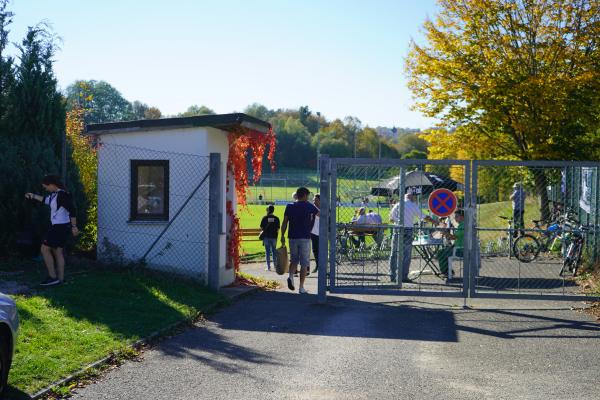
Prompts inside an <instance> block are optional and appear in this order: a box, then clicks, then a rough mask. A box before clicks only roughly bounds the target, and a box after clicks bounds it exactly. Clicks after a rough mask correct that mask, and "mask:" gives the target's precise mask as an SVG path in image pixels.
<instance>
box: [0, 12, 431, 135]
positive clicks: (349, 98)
mask: <svg viewBox="0 0 600 400" xmlns="http://www.w3.org/2000/svg"><path fill="white" fill-rule="evenodd" d="M10 9H11V10H12V11H13V12H14V13H15V14H16V15H15V18H14V23H13V24H12V26H11V35H10V40H11V41H13V42H17V41H20V40H21V39H22V37H23V36H24V34H25V32H26V30H27V26H29V25H33V24H35V23H37V22H39V21H42V20H43V21H47V22H49V23H50V24H51V25H52V27H53V29H54V31H55V33H56V34H57V35H58V36H60V37H61V38H62V41H63V42H62V45H61V50H60V51H59V52H58V53H57V55H56V64H55V72H56V75H57V77H58V80H59V84H60V86H61V87H62V88H64V87H66V86H67V85H69V84H70V83H72V82H73V81H74V80H76V79H95V80H105V81H107V82H109V83H110V84H111V85H113V86H114V87H116V88H117V89H118V90H119V91H120V92H121V93H122V94H123V96H124V97H125V98H127V99H128V100H131V101H133V100H140V101H143V102H145V103H148V104H150V105H154V106H157V107H159V108H160V109H161V111H162V112H163V114H175V113H177V112H181V111H183V110H185V109H186V108H187V107H188V106H190V105H192V104H198V105H201V104H203V105H206V106H208V107H210V108H212V109H214V110H215V111H216V112H217V113H227V112H233V111H242V110H243V109H244V108H245V107H246V106H247V105H248V104H251V103H254V102H258V103H261V104H264V105H265V106H267V107H269V108H297V107H299V106H301V105H308V106H309V107H310V109H311V110H313V111H320V112H321V113H322V114H323V115H325V117H327V118H328V119H334V118H343V117H345V116H348V115H352V116H355V117H358V118H359V119H360V120H361V121H362V122H363V123H364V124H368V125H370V126H397V127H413V128H427V127H429V126H432V125H433V123H434V121H432V120H429V119H426V118H424V117H423V116H422V115H421V114H419V113H418V112H415V111H411V110H410V105H411V104H412V103H413V100H412V97H411V94H410V92H409V90H408V88H407V87H406V76H405V73H404V58H405V56H406V54H407V51H408V43H409V41H410V39H411V37H412V38H414V39H415V40H417V41H419V40H420V39H421V35H420V33H421V26H422V24H423V22H424V20H425V18H426V17H427V16H429V17H433V16H434V15H435V10H436V5H435V0H389V1H388V0H373V1H361V0H343V1H342V0H321V1H318V0H315V1H311V0H304V1H301V0H294V1H292V0H246V1H241V0H240V1H233V0H218V1H217V0H215V1H201V0H196V1H193V0H171V1H165V0H144V1H142V0H135V1H134V0H118V1H115V0H102V1H82V0H13V1H12V3H11V5H10Z"/></svg>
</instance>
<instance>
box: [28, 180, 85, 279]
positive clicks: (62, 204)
mask: <svg viewBox="0 0 600 400" xmlns="http://www.w3.org/2000/svg"><path fill="white" fill-rule="evenodd" d="M42 187H43V188H44V190H46V191H47V192H49V195H47V196H40V195H39V194H34V193H26V194H25V198H26V199H28V200H37V201H39V202H41V203H44V204H46V205H47V206H50V223H51V226H50V228H49V229H48V231H47V232H46V235H45V236H44V241H43V242H42V248H41V250H40V251H41V253H42V257H43V258H44V263H45V264H46V269H47V270H48V278H46V280H45V281H43V282H42V283H41V284H40V285H42V286H53V285H59V284H61V283H63V282H64V280H65V258H64V255H63V248H64V247H65V243H66V241H67V238H68V236H69V235H70V234H72V235H73V236H77V235H78V234H79V230H78V229H77V218H76V217H75V207H74V206H73V201H72V199H71V195H70V194H69V193H68V192H67V191H66V190H65V189H66V188H65V186H64V185H63V184H62V182H61V181H60V178H59V177H57V176H55V175H46V176H44V179H42ZM55 266H56V268H55Z"/></svg>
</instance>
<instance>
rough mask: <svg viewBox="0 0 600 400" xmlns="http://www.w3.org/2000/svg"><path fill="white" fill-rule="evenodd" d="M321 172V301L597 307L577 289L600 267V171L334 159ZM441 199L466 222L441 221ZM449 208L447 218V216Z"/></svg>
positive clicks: (584, 166) (558, 165)
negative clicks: (383, 297)
mask: <svg viewBox="0 0 600 400" xmlns="http://www.w3.org/2000/svg"><path fill="white" fill-rule="evenodd" d="M319 163H320V171H321V174H320V193H321V218H320V221H321V223H320V232H319V235H320V244H319V264H320V265H327V269H325V268H320V270H319V297H320V300H321V301H325V293H326V290H329V291H330V292H331V293H362V294H368V293H371V294H399V295H412V296H414V295H423V296H448V297H465V298H466V297H504V298H519V299H525V298H527V299H552V300H579V299H597V298H596V297H592V296H590V295H589V294H587V293H585V291H584V289H583V288H582V285H579V284H578V282H577V281H578V279H582V278H581V277H585V268H586V266H587V265H592V264H594V263H596V262H597V260H598V258H599V257H600V254H598V253H599V251H598V250H599V248H598V242H599V241H600V237H599V235H600V230H599V229H598V225H599V224H600V220H599V218H600V217H599V211H600V200H599V199H598V198H599V195H600V193H599V192H598V190H599V188H600V173H599V172H600V170H599V169H600V163H586V162H545V161H544V162H522V161H465V160H387V159H385V160H372V159H339V158H328V157H327V156H322V157H321V158H320V160H319ZM437 189H447V190H449V191H451V192H453V193H454V194H455V195H456V199H457V211H456V212H454V213H452V214H450V215H449V216H447V217H438V216H436V215H433V214H432V213H431V210H430V209H429V200H430V195H431V193H432V192H434V191H435V192H434V196H432V197H435V195H436V193H438V192H439V191H437ZM432 204H433V206H434V207H440V206H439V202H437V203H435V202H434V203H432ZM443 206H444V204H442V206H441V208H437V209H436V211H437V214H441V215H444V214H446V213H444V212H443V211H444V207H443ZM440 210H441V211H442V212H440ZM446 211H447V210H446ZM402 216H404V217H402ZM534 221H541V222H534ZM575 244H577V245H578V246H580V248H581V250H582V251H581V252H579V253H577V254H579V255H578V256H579V258H580V259H581V262H580V264H581V265H582V266H581V267H579V269H578V271H577V274H576V275H575V276H573V268H572V265H573V264H574V263H571V264H569V262H565V260H566V259H568V258H569V254H570V253H569V252H571V253H573V251H571V250H572V249H571V248H570V246H571V245H572V246H575ZM573 249H576V247H573ZM571 258H573V257H571Z"/></svg>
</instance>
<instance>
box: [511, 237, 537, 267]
mask: <svg viewBox="0 0 600 400" xmlns="http://www.w3.org/2000/svg"><path fill="white" fill-rule="evenodd" d="M513 254H514V255H515V257H517V260H519V261H521V262H523V263H530V262H532V261H533V260H535V259H536V258H537V256H538V254H540V243H539V242H538V240H537V239H536V238H535V237H533V236H531V235H522V236H519V237H518V238H517V239H516V240H515V242H514V243H513Z"/></svg>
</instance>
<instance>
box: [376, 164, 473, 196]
mask: <svg viewBox="0 0 600 400" xmlns="http://www.w3.org/2000/svg"><path fill="white" fill-rule="evenodd" d="M399 180H400V177H399V176H395V177H393V178H390V179H388V180H386V181H383V182H382V184H381V185H379V186H378V187H373V188H371V194H372V195H374V196H381V195H385V196H391V195H392V194H398V187H399ZM404 186H405V187H406V188H407V189H408V188H410V190H413V192H417V194H421V195H424V196H427V195H429V194H430V193H431V192H432V191H434V190H435V189H441V188H443V189H448V190H452V191H456V190H463V188H464V186H463V185H462V184H461V183H459V182H457V181H455V180H454V179H451V178H448V177H447V176H442V175H439V174H434V173H432V172H425V171H421V170H414V171H409V172H407V173H406V178H405V180H404ZM380 193H381V194H380Z"/></svg>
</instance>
